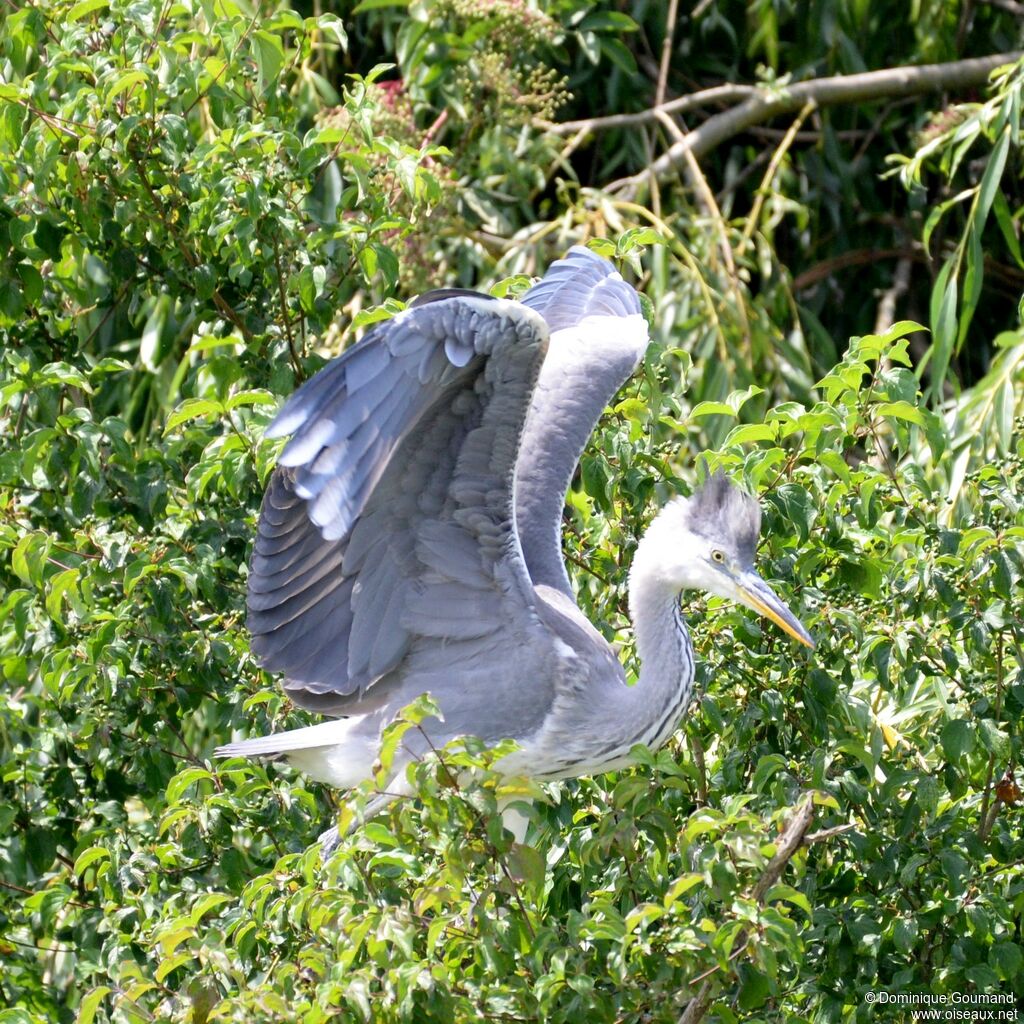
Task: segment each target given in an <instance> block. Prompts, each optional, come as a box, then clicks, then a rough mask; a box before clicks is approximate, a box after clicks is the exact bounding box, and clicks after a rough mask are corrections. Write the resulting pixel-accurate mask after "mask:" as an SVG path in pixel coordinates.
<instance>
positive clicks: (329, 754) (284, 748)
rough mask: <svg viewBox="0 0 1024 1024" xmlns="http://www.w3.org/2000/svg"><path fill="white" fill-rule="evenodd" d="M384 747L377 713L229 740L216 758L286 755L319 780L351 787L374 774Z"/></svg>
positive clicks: (288, 759) (217, 753)
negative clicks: (375, 765) (252, 737)
mask: <svg viewBox="0 0 1024 1024" xmlns="http://www.w3.org/2000/svg"><path fill="white" fill-rule="evenodd" d="M379 747H380V722H379V720H378V719H377V716H375V715H360V716H358V717H353V718H338V719H334V720H332V721H330V722H322V723H321V724H320V725H311V726H308V727H307V728H305V729H292V730H290V731H289V732H279V733H274V734H273V735H271V736H260V737H258V738H256V739H251V740H239V741H238V742H236V743H225V744H224V746H222V747H218V748H217V749H216V750H215V751H214V752H213V756H214V757H269V758H278V757H283V758H285V759H286V760H287V761H288V763H289V764H292V765H294V766H295V767H296V768H298V769H299V770H300V771H303V772H305V773H306V774H307V775H308V776H310V778H313V779H316V780H317V782H326V783H327V784H328V785H331V786H336V787H338V789H350V788H351V787H352V786H357V785H359V783H360V782H362V781H363V780H364V779H368V778H370V777H371V775H372V774H373V762H374V760H375V759H376V757H377V753H378V750H379Z"/></svg>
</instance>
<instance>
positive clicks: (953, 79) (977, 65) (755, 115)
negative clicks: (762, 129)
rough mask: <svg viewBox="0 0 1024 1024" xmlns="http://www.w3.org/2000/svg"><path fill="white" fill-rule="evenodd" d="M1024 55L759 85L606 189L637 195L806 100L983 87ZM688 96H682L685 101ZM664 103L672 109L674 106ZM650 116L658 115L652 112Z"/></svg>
mask: <svg viewBox="0 0 1024 1024" xmlns="http://www.w3.org/2000/svg"><path fill="white" fill-rule="evenodd" d="M1022 56H1024V51H1020V50H1018V51H1015V52H1012V53H996V54H992V55H991V56H988V57H972V58H970V59H968V60H958V61H952V62H950V63H948V64H921V65H918V66H909V67H898V68H885V69H884V70H882V71H867V72H864V73H863V74H859V75H833V76H831V77H829V78H812V79H810V80H809V81H806V82H798V83H797V84H796V85H791V86H789V87H787V88H785V89H772V90H769V89H758V90H756V92H755V94H754V95H751V96H749V98H747V99H746V100H744V102H742V103H740V104H739V105H738V106H735V107H733V108H732V109H731V110H726V111H724V112H723V113H721V114H715V115H713V116H712V117H709V118H708V119H707V120H706V121H705V122H704V123H703V124H702V125H700V126H699V127H697V128H695V129H694V130H693V131H691V132H689V133H688V134H687V135H686V137H685V138H684V139H682V140H681V141H679V142H676V143H675V144H673V145H672V146H671V147H670V148H669V149H668V150H667V151H666V152H665V153H664V154H662V155H661V156H660V157H659V158H658V159H657V160H655V161H654V163H653V164H651V166H650V168H648V169H647V170H644V171H642V172H640V173H639V174H634V175H631V176H630V177H628V178H620V179H619V180H618V181H615V182H612V184H610V185H609V186H608V189H607V191H609V192H617V193H624V194H626V195H629V196H633V195H635V194H636V192H637V191H638V190H639V189H640V188H641V187H642V186H644V185H645V184H647V183H648V182H649V181H650V180H651V179H652V178H654V179H657V180H658V181H662V180H663V179H665V178H667V177H668V176H670V175H671V174H673V173H674V172H675V171H676V170H677V169H678V168H679V167H680V166H681V165H682V164H683V162H684V160H685V155H684V154H685V153H687V152H690V153H692V154H693V155H694V156H696V157H700V156H703V155H704V154H706V153H709V152H711V150H713V149H715V147H717V146H720V145H721V144H722V143H723V142H725V141H726V140H727V139H731V138H732V137H733V136H734V135H738V134H739V133H740V132H742V131H744V130H746V129H747V128H750V127H751V126H753V125H756V124H762V123H764V122H765V121H769V120H771V119H772V118H773V117H777V116H778V115H779V114H786V113H792V112H793V111H797V110H800V109H801V108H802V107H803V106H804V105H805V104H807V103H814V104H816V105H817V106H819V107H828V106H836V105H839V104H843V103H868V102H871V101H872V100H881V99H893V98H899V97H904V96H919V95H921V94H923V93H927V92H935V91H938V90H947V89H950V90H952V89H964V88H967V87H969V86H973V85H981V84H982V83H984V82H986V81H987V80H988V76H989V75H990V74H991V73H992V72H993V71H994V70H995V69H996V68H998V67H1001V66H1002V65H1004V64H1013V63H1016V62H1017V61H1018V60H1020V59H1021V57H1022ZM694 95H697V94H694ZM686 98H687V97H680V100H682V99H686ZM672 102H673V103H676V102H679V101H677V100H673V101H672ZM664 106H665V107H668V106H669V104H664ZM676 109H678V108H676ZM651 116H652V117H655V116H657V115H655V114H653V113H652V114H651Z"/></svg>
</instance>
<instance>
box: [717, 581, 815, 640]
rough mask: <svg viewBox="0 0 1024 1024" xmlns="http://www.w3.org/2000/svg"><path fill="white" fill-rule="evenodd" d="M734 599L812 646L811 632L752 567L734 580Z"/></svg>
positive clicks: (794, 637) (793, 636)
mask: <svg viewBox="0 0 1024 1024" xmlns="http://www.w3.org/2000/svg"><path fill="white" fill-rule="evenodd" d="M736 599H737V600H738V601H740V602H742V603H743V604H745V605H746V606H747V607H748V608H753V610H754V611H755V612H757V613H758V614H759V615H764V616H765V617H766V618H769V619H771V620H772V622H774V623H775V624H776V625H777V626H778V627H779V628H780V629H784V630H785V631H786V632H787V633H788V634H789V635H790V636H791V637H792V638H793V639H794V640H799V641H800V643H802V644H806V645H807V646H808V647H811V648H813V647H814V641H813V640H812V639H811V634H810V633H808V632H807V630H806V629H804V627H803V625H802V624H801V623H800V620H799V619H798V618H797V617H796V616H795V615H794V614H793V613H792V612H791V611H790V610H789V609H788V608H787V607H786V606H785V604H783V602H782V601H781V600H780V598H779V596H778V595H777V594H776V593H775V591H774V590H772V588H771V587H769V586H768V584H767V583H765V581H764V580H763V579H761V577H760V576H758V575H757V573H756V572H754V571H753V570H752V569H750V570H748V571H747V572H745V573H743V574H742V575H741V576H740V577H739V578H738V579H737V580H736Z"/></svg>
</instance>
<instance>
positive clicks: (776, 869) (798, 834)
mask: <svg viewBox="0 0 1024 1024" xmlns="http://www.w3.org/2000/svg"><path fill="white" fill-rule="evenodd" d="M812 821H814V796H813V794H811V793H808V794H807V795H806V796H805V797H804V798H803V800H801V801H800V804H799V806H798V807H797V809H796V811H795V812H794V814H793V817H792V818H790V820H789V822H788V823H787V825H786V827H785V828H784V829H783V830H782V833H781V834H780V835H779V838H778V839H777V840H776V844H775V856H774V857H772V859H771V860H770V861H768V867H766V868H765V869H764V873H763V874H762V875H761V877H760V878H759V879H758V881H757V885H755V886H754V899H756V900H757V902H758V903H763V902H764V898H765V896H766V895H767V894H768V890H769V889H771V887H772V886H773V885H774V884H775V883H776V882H777V881H778V880H779V879H780V878H781V877H782V872H783V871H785V870H786V865H787V864H788V863H789V862H790V860H791V859H792V857H793V854H794V853H796V851H797V850H799V849H800V847H801V846H803V845H804V842H805V841H806V839H807V830H808V829H809V828H810V827H811V822H812ZM749 934H750V928H749V927H747V928H743V929H742V930H741V931H740V933H739V935H737V936H736V941H735V942H734V943H733V948H734V949H736V950H741V949H742V948H743V946H744V944H745V943H746V941H747V936H748V935H749ZM712 994H713V990H712V985H711V981H710V979H705V980H704V981H703V982H702V983H701V986H700V990H699V991H698V992H697V994H696V995H695V996H694V997H693V998H692V999H691V1000H690V1001H689V1002H688V1003H687V1004H686V1009H685V1010H683V1015H682V1016H681V1017H680V1018H679V1024H697V1022H698V1021H700V1020H702V1019H703V1018H704V1014H706V1013H707V1012H708V1008H709V1007H710V1006H711V999H712Z"/></svg>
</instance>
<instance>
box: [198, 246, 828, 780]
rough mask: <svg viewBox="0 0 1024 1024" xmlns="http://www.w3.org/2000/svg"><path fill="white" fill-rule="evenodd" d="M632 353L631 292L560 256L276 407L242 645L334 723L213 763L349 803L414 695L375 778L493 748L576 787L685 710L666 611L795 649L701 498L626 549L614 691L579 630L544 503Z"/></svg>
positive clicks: (712, 508)
mask: <svg viewBox="0 0 1024 1024" xmlns="http://www.w3.org/2000/svg"><path fill="white" fill-rule="evenodd" d="M647 342H648V338H647V329H646V324H645V323H644V320H643V318H642V316H641V314H640V307H639V301H638V297H637V295H636V293H635V292H634V291H633V289H632V288H631V287H630V286H629V285H627V284H626V283H625V282H624V281H623V280H622V278H621V277H620V276H619V275H618V274H617V273H616V272H615V271H614V269H613V268H612V267H611V265H610V264H608V263H607V262H605V261H604V260H601V259H599V258H598V257H596V256H594V255H593V254H592V253H590V252H588V251H587V250H585V249H574V250H572V252H571V253H570V255H569V257H568V258H567V259H565V260H563V261H560V262H559V263H557V264H555V265H554V266H553V267H552V269H551V271H550V272H549V274H548V275H547V276H546V277H545V278H544V280H543V281H542V282H541V283H540V284H538V285H537V286H535V287H534V288H533V289H532V290H531V291H530V292H529V293H528V294H527V296H526V297H525V298H524V301H523V302H522V303H516V302H507V301H503V300H495V299H490V298H488V297H485V296H478V295H475V294H473V293H453V292H444V293H438V295H437V296H436V297H432V296H427V297H425V300H420V302H419V303H417V304H414V305H413V306H412V307H410V308H409V309H408V310H406V311H405V312H403V313H401V314H399V315H398V316H397V317H395V318H394V319H393V320H391V321H388V322H386V323H385V324H383V325H381V326H380V327H378V328H377V329H376V330H375V331H374V332H372V333H371V334H370V335H368V336H367V338H366V339H364V340H363V341H362V342H360V343H359V344H358V345H356V346H354V347H353V348H352V349H350V350H349V351H347V352H346V353H345V354H344V355H343V356H341V357H340V358H339V359H337V360H335V361H334V362H333V363H332V364H330V365H329V366H328V367H325V369H324V370H322V371H321V372H320V373H319V374H318V375H317V376H316V377H315V378H313V379H312V380H311V381H310V382H308V383H307V384H306V385H305V386H304V387H303V388H302V389H300V390H299V391H298V392H296V394H295V395H293V396H292V398H291V399H290V400H289V402H288V403H287V404H286V405H285V407H284V408H283V410H282V411H281V413H280V414H279V416H278V418H277V419H276V420H275V421H274V423H273V425H272V428H271V430H272V432H273V434H274V435H275V436H283V435H286V434H291V435H292V440H291V441H290V442H289V444H288V445H287V447H286V448H285V450H284V452H283V454H282V456H281V459H280V462H279V465H278V468H277V469H276V470H275V471H274V474H273V477H272V479H271V482H270V485H269V486H268V489H267V494H266V496H265V498H264V504H263V510H262V513H261V517H260V525H259V535H258V537H257V541H256V547H255V552H254V556H253V559H252V565H251V570H250V580H249V628H250V630H251V631H252V633H253V649H254V651H255V653H256V654H257V656H258V657H259V658H260V660H261V662H262V663H263V665H264V666H265V667H267V668H268V669H270V670H273V671H280V672H282V673H283V674H284V677H285V681H284V686H285V689H286V691H287V692H288V694H289V695H290V696H291V697H292V699H293V700H294V701H295V702H296V703H297V704H299V705H301V706H303V707H307V708H310V709H312V710H316V711H320V712H323V713H325V714H328V715H332V716H338V717H336V718H335V719H334V720H333V721H329V722H325V723H323V724H321V725H316V726H312V727H310V728H307V729H299V730H294V731H291V732H286V733H282V734H278V735H273V736H268V737H264V738H262V739H255V740H244V741H241V742H238V743H232V744H229V745H227V746H226V747H222V748H221V749H220V750H219V751H218V753H220V754H222V755H233V754H244V755H257V756H284V757H287V758H288V760H289V761H291V763H293V764H294V765H296V766H297V767H299V768H301V769H302V770H304V771H305V772H307V773H308V774H309V775H311V776H312V777H314V778H316V779H319V780H321V781H324V782H327V783H330V784H331V785H334V786H338V787H341V788H347V787H351V786H354V785H356V784H358V783H359V782H361V781H363V780H364V779H366V778H368V777H370V775H371V771H372V766H373V763H374V761H375V759H376V757H377V754H378V751H379V740H380V734H381V730H382V728H383V727H384V726H385V725H386V724H387V723H388V722H389V721H390V720H391V719H392V718H393V716H394V715H395V713H396V712H398V711H399V710H400V709H401V708H403V707H405V706H406V705H407V704H408V703H410V702H411V701H412V700H413V699H415V698H416V697H417V696H419V695H420V694H423V693H426V692H429V693H430V694H431V695H432V696H433V698H434V699H435V701H436V702H437V704H438V705H439V707H440V710H441V712H442V715H443V719H442V720H437V719H430V720H429V721H428V722H427V723H425V725H424V733H425V735H421V734H419V733H417V732H410V733H407V734H406V738H405V740H404V742H403V748H402V752H401V755H400V757H398V758H397V759H396V764H395V771H396V774H399V773H401V771H402V769H403V767H404V764H405V763H407V762H408V760H409V759H410V758H414V757H417V756H419V755H420V754H421V753H423V752H424V751H425V750H426V749H427V748H428V747H429V746H441V745H443V744H444V743H446V742H447V741H448V740H450V739H452V738H454V737H456V736H460V735H467V734H471V735H474V736H478V737H480V738H481V739H482V740H484V741H485V742H488V743H496V742H497V741H499V740H501V739H504V738H509V737H510V738H512V739H515V740H516V741H517V743H518V745H519V750H518V751H517V752H516V753H514V754H512V755H510V756H509V757H508V758H507V759H506V760H505V761H503V762H502V765H501V767H502V768H503V770H505V771H507V772H508V773H510V774H513V773H514V774H525V775H529V776H532V777H535V778H545V779H551V778H560V777H571V776H578V775H585V774H593V773H597V772H600V771H605V770H609V769H611V768H615V767H619V766H621V765H623V764H625V763H626V762H627V760H628V754H629V750H630V748H631V747H633V746H634V745H635V744H637V743H645V744H647V745H648V746H650V747H657V746H659V745H660V744H662V743H664V742H665V740H666V739H667V738H668V737H669V736H670V735H671V734H672V732H673V730H674V729H675V727H676V725H677V723H678V721H679V718H680V716H681V715H682V713H683V711H684V710H685V708H686V705H687V703H688V702H689V699H690V695H691V692H692V686H693V678H694V663H693V648H692V646H691V644H690V638H689V635H688V633H687V631H686V627H685V624H684V623H683V620H682V617H681V615H680V611H679V592H680V591H681V590H682V589H684V588H686V587H701V588H704V589H708V590H711V591H712V592H714V593H720V594H723V595H726V596H732V597H736V598H738V599H739V600H743V601H745V602H746V603H748V604H750V605H751V606H752V607H756V608H757V609H758V610H759V611H762V612H764V613H765V614H768V615H769V616H771V617H772V618H773V619H775V620H776V621H777V622H779V623H780V624H781V625H783V626H784V628H786V629H787V630H788V631H790V632H791V633H793V635H794V636H797V637H798V638H799V639H801V640H803V641H804V642H808V643H809V642H810V641H809V638H808V637H807V634H806V633H805V632H804V631H803V629H802V627H800V625H799V623H797V622H796V620H795V619H793V617H792V615H791V614H790V613H789V612H788V611H787V610H786V609H785V606H783V605H782V604H781V602H779V601H778V599H777V598H776V597H775V596H774V594H773V593H772V592H771V591H770V589H768V588H767V587H766V585H765V584H763V583H762V582H761V581H760V579H759V578H758V577H757V576H756V574H754V573H753V570H752V560H753V555H754V547H755V545H756V540H757V533H758V527H759V521H760V513H759V510H758V506H757V503H756V501H754V500H753V499H752V498H750V497H749V496H747V495H746V494H744V493H743V492H741V491H739V490H738V489H737V488H735V487H734V486H733V485H732V484H730V483H729V482H728V481H727V480H726V479H725V478H724V477H722V476H716V477H713V478H712V479H711V480H710V481H709V483H708V484H707V485H706V486H705V487H704V488H703V490H701V491H700V492H698V494H696V495H695V496H694V497H693V498H690V499H676V500H675V501H673V502H671V503H670V504H669V505H668V506H666V508H665V509H663V510H662V512H661V513H660V514H659V516H658V517H657V518H656V519H655V521H654V523H652V525H651V527H650V529H649V530H648V531H647V533H646V534H645V535H644V537H643V538H642V539H641V541H640V544H639V547H638V549H637V552H636V555H635V557H634V562H633V568H632V570H631V574H630V612H631V617H632V619H633V623H634V628H635V630H636V641H637V652H638V655H639V658H640V662H641V670H640V676H639V680H638V682H637V683H636V685H634V686H629V685H627V683H626V678H625V674H624V672H623V670H622V666H621V665H620V663H619V660H618V657H617V655H616V654H615V652H614V651H613V649H612V648H611V646H610V645H609V644H608V642H607V641H606V640H605V639H604V638H603V637H602V636H601V634H600V633H599V632H598V631H597V630H596V629H595V628H594V627H593V625H592V624H591V623H590V622H589V621H588V620H587V618H586V616H584V615H583V613H582V612H581V611H580V609H579V608H578V607H577V605H576V602H575V599H574V597H573V593H572V589H571V587H570V584H569V579H568V576H567V575H566V571H565V567H564V563H563V561H562V557H561V518H562V510H563V502H564V497H565V492H566V490H567V488H568V485H569V482H570V479H571V476H572V473H573V470H574V468H575V465H576V463H577V461H578V459H579V456H580V453H581V451H582V449H583V446H584V445H585V443H586V441H587V438H588V437H589V435H590V433H591V431H592V430H593V427H594V425H595V423H596V422H597V419H598V417H599V416H600V413H601V411H602V410H603V408H604V407H605V405H606V404H607V402H608V401H609V400H610V399H611V398H612V396H613V395H614V393H615V392H616V390H617V389H618V388H619V387H620V386H621V384H622V383H623V382H624V381H625V379H626V378H627V377H628V376H629V374H630V373H631V372H632V371H633V370H634V369H635V367H636V366H637V364H638V363H639V361H640V359H641V358H642V356H643V353H644V351H645V349H646V347H647Z"/></svg>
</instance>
